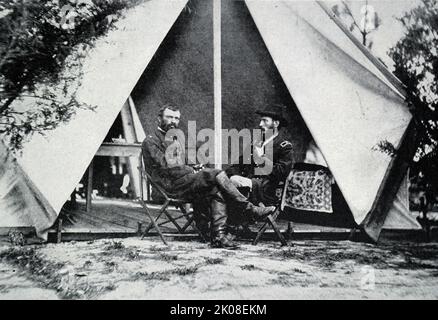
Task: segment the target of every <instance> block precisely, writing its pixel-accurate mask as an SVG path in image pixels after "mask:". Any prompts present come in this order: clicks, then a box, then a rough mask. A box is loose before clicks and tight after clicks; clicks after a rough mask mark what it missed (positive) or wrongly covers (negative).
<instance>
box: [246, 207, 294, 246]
mask: <svg viewBox="0 0 438 320" xmlns="http://www.w3.org/2000/svg"><path fill="white" fill-rule="evenodd" d="M279 214H280V208H277V209H276V210H275V211H274V212H273V213H271V214H270V215H269V216H268V217H267V219H266V220H267V221H265V223H264V224H263V226H262V227H261V228H260V229H259V232H257V235H256V237H255V239H254V241H253V242H252V244H253V245H257V243H259V241H260V238H261V237H262V235H263V234H264V233H265V232H266V229H268V226H269V225H271V226H272V228H273V229H274V231H275V233H276V234H277V236H278V238H279V240H280V242H281V244H282V245H287V241H286V240H285V239H284V237H283V235H282V234H281V232H280V229H279V228H278V226H277V224H276V223H275V220H276V219H277V217H278V216H279Z"/></svg>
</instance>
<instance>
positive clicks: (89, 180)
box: [85, 159, 94, 212]
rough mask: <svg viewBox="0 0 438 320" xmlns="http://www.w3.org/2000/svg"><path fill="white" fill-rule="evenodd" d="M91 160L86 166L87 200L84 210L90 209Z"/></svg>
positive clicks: (88, 210) (91, 186)
mask: <svg viewBox="0 0 438 320" xmlns="http://www.w3.org/2000/svg"><path fill="white" fill-rule="evenodd" d="M93 161H94V159H93V160H91V162H90V165H89V166H88V179H87V202H86V205H85V211H87V212H90V211H91V195H92V193H93Z"/></svg>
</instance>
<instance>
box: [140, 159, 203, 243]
mask: <svg viewBox="0 0 438 320" xmlns="http://www.w3.org/2000/svg"><path fill="white" fill-rule="evenodd" d="M139 170H140V172H141V175H142V179H145V180H146V181H149V183H150V184H151V186H152V187H154V188H155V189H156V190H157V191H158V192H159V194H160V195H161V196H162V197H163V199H164V203H163V204H162V206H161V208H160V210H159V211H158V215H157V217H156V218H155V219H154V218H153V216H152V214H151V211H150V208H149V207H148V205H147V204H146V202H145V201H144V200H143V198H139V202H140V203H141V205H142V206H143V208H144V210H145V212H146V215H147V216H148V217H149V219H150V221H151V222H150V223H149V225H148V226H147V227H146V229H145V230H144V231H143V233H142V239H143V238H144V237H145V236H146V235H147V234H148V232H149V230H150V229H152V228H154V229H155V230H156V231H157V233H158V235H159V236H160V238H161V240H162V241H163V242H164V244H166V245H167V242H166V240H165V239H164V236H163V233H162V232H161V229H160V226H162V225H165V224H168V223H172V224H173V225H174V226H175V227H176V229H177V230H178V232H179V233H181V234H183V233H185V231H186V229H187V228H188V227H189V226H190V225H191V224H192V223H193V222H194V216H193V212H188V211H187V210H186V208H185V205H186V204H188V202H187V201H186V200H182V199H177V198H173V197H169V196H168V194H167V193H166V192H165V191H164V189H163V188H161V187H160V186H159V185H158V184H157V183H156V182H155V181H154V180H153V179H152V177H151V176H150V175H149V174H148V173H147V172H146V170H145V169H144V168H143V167H140V168H139ZM171 205H173V206H175V207H176V208H178V209H179V210H180V211H181V215H178V216H176V217H173V216H172V214H171V213H170V212H169V211H168V209H169V206H171ZM163 215H164V216H165V217H166V218H167V219H166V220H165V221H162V222H160V223H158V220H159V219H160V218H161V217H162V216H163ZM182 218H185V219H186V220H187V222H186V223H185V224H184V225H183V226H181V225H179V224H178V222H177V220H179V219H182ZM193 227H194V229H195V230H197V228H196V226H193ZM197 231H198V230H197ZM198 233H199V231H198Z"/></svg>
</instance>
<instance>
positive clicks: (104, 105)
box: [0, 0, 187, 235]
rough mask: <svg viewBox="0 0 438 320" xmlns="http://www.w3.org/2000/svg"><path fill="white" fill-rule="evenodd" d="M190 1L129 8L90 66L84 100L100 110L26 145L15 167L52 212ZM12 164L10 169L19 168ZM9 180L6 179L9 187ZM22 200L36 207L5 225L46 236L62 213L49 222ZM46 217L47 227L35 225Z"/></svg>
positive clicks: (155, 1) (8, 197)
mask: <svg viewBox="0 0 438 320" xmlns="http://www.w3.org/2000/svg"><path fill="white" fill-rule="evenodd" d="M186 2H187V1H186V0H181V1H179V0H177V1H160V0H151V1H146V2H145V3H144V4H141V5H139V6H137V7H135V8H133V9H130V10H128V11H127V12H126V16H125V18H123V19H121V20H120V21H118V22H117V28H116V29H115V30H113V31H110V33H109V34H108V35H107V36H105V37H103V38H102V39H99V40H98V41H97V43H96V46H95V48H94V49H93V50H92V52H90V53H89V57H88V58H87V60H86V65H85V66H84V77H83V79H82V83H81V89H80V92H79V99H80V101H82V102H84V103H87V104H89V105H93V106H96V107H97V108H96V109H95V110H94V111H89V110H81V111H79V112H78V113H77V115H76V117H75V118H74V119H73V120H72V121H71V122H69V123H68V124H67V125H62V126H60V127H58V128H57V129H56V130H53V131H50V132H47V135H46V136H44V137H43V136H37V135H36V136H34V137H33V139H32V141H30V143H28V144H27V145H26V146H25V147H24V151H23V156H22V158H20V159H18V162H19V164H14V167H13V168H16V170H21V169H19V168H22V172H25V173H26V175H27V177H28V180H26V181H31V182H32V184H33V186H34V188H33V190H38V193H39V196H38V198H39V199H44V202H46V203H47V204H48V205H49V207H50V210H51V211H52V212H55V213H59V212H60V210H61V208H62V206H63V204H64V203H65V201H66V200H67V199H68V198H69V196H70V194H71V192H72V191H73V190H74V188H75V187H76V186H77V184H78V183H79V181H80V179H81V177H82V175H83V174H84V172H85V170H86V169H87V167H88V165H89V163H90V162H91V160H92V159H93V157H94V155H95V153H96V151H97V150H98V148H99V146H100V145H101V143H102V141H103V139H104V138H105V135H106V134H107V132H108V130H109V129H110V127H111V125H112V124H113V122H114V120H115V119H116V117H117V115H118V114H119V112H120V110H121V108H122V106H123V105H124V104H125V102H126V101H127V99H128V97H129V95H130V93H131V91H132V89H133V87H134V86H135V84H136V83H137V81H138V78H139V77H140V76H141V74H142V73H143V71H144V69H145V68H146V66H147V65H148V63H149V61H150V60H151V59H152V57H153V55H154V53H155V51H156V50H157V48H158V46H159V45H160V43H161V41H162V40H163V39H164V37H165V36H166V34H167V32H168V31H169V29H170V28H171V26H172V25H173V23H174V22H175V20H176V18H177V17H178V15H179V14H180V12H181V10H182V9H183V8H184V6H185V4H186ZM4 163H5V162H4ZM5 165H6V163H5ZM8 165H9V168H8V169H6V170H7V171H10V170H13V169H12V167H10V164H8ZM5 179H6V178H5V177H2V180H3V181H4V183H6V180H5ZM20 179H21V178H20ZM23 181H24V180H23ZM17 197H20V195H19V194H16V193H13V194H12V193H9V194H4V195H2V196H1V197H0V199H2V200H1V201H2V203H3V202H5V203H6V202H17V199H16V198H17ZM20 202H26V203H28V204H27V206H28V207H29V208H31V209H29V210H26V211H25V212H23V211H17V210H2V211H1V220H0V227H12V226H19V227H26V226H34V227H35V228H36V230H37V233H38V234H40V235H44V233H45V231H46V230H47V229H48V228H50V227H51V225H52V224H53V223H54V221H55V219H56V214H52V215H50V218H49V219H46V218H45V217H44V215H43V213H42V211H43V210H36V208H35V206H34V204H33V203H30V202H29V200H20ZM32 208H33V209H35V210H33V209H32ZM18 212H19V215H17V214H18ZM39 217H41V218H39ZM43 217H44V218H43ZM40 219H42V221H41V223H36V222H35V221H40Z"/></svg>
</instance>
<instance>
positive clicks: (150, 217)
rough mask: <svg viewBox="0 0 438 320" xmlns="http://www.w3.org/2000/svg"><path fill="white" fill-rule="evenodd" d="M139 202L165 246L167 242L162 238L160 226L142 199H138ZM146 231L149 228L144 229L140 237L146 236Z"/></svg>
mask: <svg viewBox="0 0 438 320" xmlns="http://www.w3.org/2000/svg"><path fill="white" fill-rule="evenodd" d="M140 203H141V205H142V206H143V208H144V209H145V211H146V214H147V215H148V217H149V219H150V220H151V223H152V225H153V226H154V228H155V230H157V232H158V235H159V236H160V238H161V240H162V241H163V243H164V244H165V245H166V246H167V245H168V244H167V242H166V240H165V239H164V236H163V234H162V233H161V230H160V227H159V226H158V225H157V224H156V222H155V219H154V217H152V215H151V213H150V212H149V209H148V207H147V206H146V203H144V201H143V199H140ZM148 231H149V230H145V232H143V235H142V237H141V239H144V237H145V236H146V234H147V232H148Z"/></svg>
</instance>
